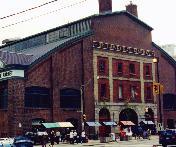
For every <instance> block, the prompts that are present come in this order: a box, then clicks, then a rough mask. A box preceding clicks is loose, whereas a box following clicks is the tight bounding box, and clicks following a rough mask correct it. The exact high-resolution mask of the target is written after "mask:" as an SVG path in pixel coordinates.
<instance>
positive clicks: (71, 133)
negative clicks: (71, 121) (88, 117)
mask: <svg viewBox="0 0 176 147" xmlns="http://www.w3.org/2000/svg"><path fill="white" fill-rule="evenodd" d="M73 137H74V134H73V130H71V131H70V144H74V138H73Z"/></svg>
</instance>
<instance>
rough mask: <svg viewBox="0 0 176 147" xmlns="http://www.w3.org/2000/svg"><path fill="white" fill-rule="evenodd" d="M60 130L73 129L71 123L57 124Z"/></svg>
mask: <svg viewBox="0 0 176 147" xmlns="http://www.w3.org/2000/svg"><path fill="white" fill-rule="evenodd" d="M57 124H58V125H59V127H60V128H72V127H74V126H73V125H72V123H71V122H57Z"/></svg>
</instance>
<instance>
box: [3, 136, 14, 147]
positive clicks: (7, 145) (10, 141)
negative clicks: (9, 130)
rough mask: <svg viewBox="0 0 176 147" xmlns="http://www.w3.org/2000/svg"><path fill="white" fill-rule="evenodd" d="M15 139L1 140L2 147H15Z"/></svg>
mask: <svg viewBox="0 0 176 147" xmlns="http://www.w3.org/2000/svg"><path fill="white" fill-rule="evenodd" d="M13 142H14V139H13V138H0V147H11V146H13Z"/></svg>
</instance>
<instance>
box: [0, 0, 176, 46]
mask: <svg viewBox="0 0 176 147" xmlns="http://www.w3.org/2000/svg"><path fill="white" fill-rule="evenodd" d="M50 1H52V0H1V5H0V18H2V17H4V16H8V15H10V14H14V13H17V12H21V11H23V10H26V9H29V8H32V7H35V6H39V5H41V4H44V3H46V2H50ZM132 2H133V3H134V4H137V6H138V17H139V19H141V20H142V21H144V22H145V23H147V24H148V25H149V26H151V27H152V28H154V30H153V31H152V36H153V41H154V42H155V43H157V44H159V45H163V44H171V43H172V44H176V37H175V35H176V19H175V16H174V14H176V9H175V6H176V0H167V1H165V0H132ZM112 3H113V11H121V10H125V6H126V5H127V4H129V3H130V0H112ZM98 9H99V7H98V0H58V1H55V2H53V3H50V4H48V5H45V6H43V7H40V8H38V9H34V10H31V11H28V12H26V13H22V14H19V15H15V16H13V17H9V18H5V19H0V44H1V42H2V40H4V39H7V38H14V37H18V38H24V37H27V36H30V35H33V34H37V33H40V32H42V31H46V30H48V29H51V28H55V27H58V26H60V25H63V24H65V23H68V22H72V21H75V20H78V19H81V18H84V17H86V16H90V15H93V14H97V13H98ZM22 21H23V23H22ZM24 21H25V22H24ZM15 23H16V25H12V24H15Z"/></svg>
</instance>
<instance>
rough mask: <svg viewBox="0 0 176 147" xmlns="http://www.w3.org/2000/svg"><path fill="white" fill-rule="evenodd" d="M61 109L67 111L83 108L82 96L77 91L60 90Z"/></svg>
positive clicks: (69, 89)
mask: <svg viewBox="0 0 176 147" xmlns="http://www.w3.org/2000/svg"><path fill="white" fill-rule="evenodd" d="M60 107H61V108H65V109H79V110H80V108H81V94H80V90H77V89H71V88H66V89H61V90H60Z"/></svg>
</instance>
